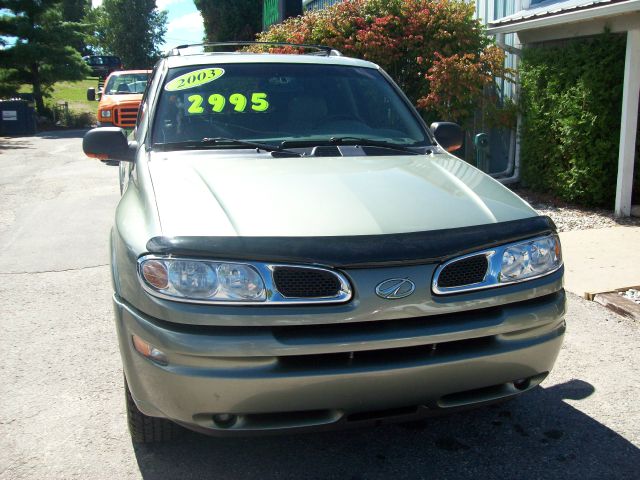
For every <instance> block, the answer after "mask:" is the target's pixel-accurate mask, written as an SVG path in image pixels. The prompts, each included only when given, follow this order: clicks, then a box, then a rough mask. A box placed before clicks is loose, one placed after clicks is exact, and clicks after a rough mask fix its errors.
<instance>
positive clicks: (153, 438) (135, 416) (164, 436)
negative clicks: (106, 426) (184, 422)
mask: <svg viewBox="0 0 640 480" xmlns="http://www.w3.org/2000/svg"><path fill="white" fill-rule="evenodd" d="M124 389H125V396H126V402H127V422H128V424H129V433H130V434H131V440H133V443H158V442H169V441H171V440H174V439H176V438H177V437H178V436H179V434H180V433H181V431H182V429H181V428H180V427H179V426H178V425H176V424H175V423H173V422H171V421H170V420H167V419H166V418H157V417H149V416H148V415H145V414H144V413H142V412H141V411H140V410H139V409H138V406H137V405H136V402H135V401H134V400H133V397H132V396H131V391H130V390H129V385H128V384H127V379H126V378H125V380H124Z"/></svg>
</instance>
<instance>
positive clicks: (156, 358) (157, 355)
mask: <svg viewBox="0 0 640 480" xmlns="http://www.w3.org/2000/svg"><path fill="white" fill-rule="evenodd" d="M131 339H132V340H133V346H134V348H135V349H136V350H137V351H138V352H139V353H140V355H142V356H143V357H146V358H148V359H149V360H151V361H152V362H155V363H157V364H158V365H168V364H169V362H168V361H167V356H166V355H165V353H164V352H163V351H161V350H158V349H157V348H156V347H154V346H153V345H151V344H150V343H147V342H145V341H144V340H142V339H141V338H140V337H139V336H137V335H132V336H131Z"/></svg>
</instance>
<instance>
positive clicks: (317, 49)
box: [164, 41, 342, 57]
mask: <svg viewBox="0 0 640 480" xmlns="http://www.w3.org/2000/svg"><path fill="white" fill-rule="evenodd" d="M252 45H270V46H274V47H296V48H309V49H313V50H314V51H313V52H310V53H308V54H306V55H324V56H327V57H341V56H342V53H340V52H339V51H338V50H335V49H333V48H331V47H327V46H326V45H310V44H305V43H286V42H251V41H239V42H207V43H191V44H184V45H178V46H177V47H174V48H172V49H171V50H168V51H167V53H166V54H165V55H164V56H165V57H172V56H179V55H185V54H184V53H182V52H181V51H180V50H185V49H187V48H194V47H202V48H203V50H204V49H205V48H208V47H233V46H237V47H241V46H245V47H247V46H252ZM198 53H200V52H198ZM204 53H208V52H204ZM187 55H188V54H187ZM191 55H195V54H191Z"/></svg>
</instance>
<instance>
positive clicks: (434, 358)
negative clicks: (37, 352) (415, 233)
mask: <svg viewBox="0 0 640 480" xmlns="http://www.w3.org/2000/svg"><path fill="white" fill-rule="evenodd" d="M565 302H566V299H565V294H564V291H563V290H560V291H557V292H555V293H551V294H547V295H545V296H543V297H538V298H534V299H531V300H527V301H523V302H518V303H514V304H507V305H503V306H499V307H491V308H484V309H480V310H472V311H468V312H464V313H459V314H455V313H454V314H446V315H437V316H428V317H415V318H408V319H400V320H389V321H376V322H368V325H363V324H358V325H333V326H326V325H309V326H300V327H290V326H288V327H287V326H283V327H272V326H270V327H250V328H240V327H213V326H187V325H177V324H173V323H168V322H164V321H160V320H157V319H153V318H151V317H148V316H146V315H144V314H143V313H141V312H139V311H137V310H135V309H134V308H132V307H131V306H129V305H128V304H127V303H126V302H124V301H123V300H122V299H120V298H119V297H117V296H114V305H115V312H116V323H117V328H118V337H119V342H120V351H121V353H122V357H123V363H124V369H125V374H126V377H127V381H128V384H129V388H130V389H131V393H132V395H133V397H134V399H135V401H136V404H137V405H138V407H139V408H140V410H141V411H142V412H144V413H145V414H147V415H150V416H158V417H165V418H169V419H171V420H174V421H176V422H178V423H181V424H183V425H186V426H188V427H190V428H193V429H196V430H199V431H203V432H206V433H211V434H234V433H236V434H238V433H246V432H263V431H273V430H286V429H299V428H323V427H331V426H335V425H344V424H361V423H362V422H367V421H371V420H375V421H378V420H380V419H385V418H387V417H394V418H395V417H398V416H399V417H401V418H410V417H414V416H420V415H423V414H428V413H431V412H434V411H442V410H447V409H454V408H458V407H465V406H471V405H476V404H482V403H485V402H489V401H495V400H498V399H501V398H505V397H509V396H512V395H516V394H518V393H520V392H522V391H526V390H528V389H530V388H533V387H535V386H536V385H537V384H538V383H540V382H541V381H542V380H543V379H544V378H545V376H546V375H547V373H548V372H549V371H550V370H551V368H552V367H553V364H554V362H555V359H556V357H557V355H558V352H559V350H560V346H561V343H562V338H563V334H564V330H565V323H564V319H563V316H564V312H565ZM133 334H136V335H138V336H139V337H141V338H142V339H144V340H145V341H147V342H149V343H151V344H153V345H154V346H156V347H157V348H159V349H160V350H162V351H163V352H164V353H165V354H166V355H167V357H168V361H169V364H168V365H166V366H160V365H157V364H155V363H152V362H151V361H150V360H148V359H146V358H144V357H142V355H140V354H139V353H138V352H137V351H136V350H135V349H134V347H133V344H132V340H131V338H132V337H131V336H132V335H133ZM514 382H515V383H514ZM216 414H233V415H237V416H238V417H237V421H236V422H235V423H234V424H233V425H232V426H221V425H220V424H216V423H215V422H214V420H213V415H216Z"/></svg>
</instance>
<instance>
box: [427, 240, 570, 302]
mask: <svg viewBox="0 0 640 480" xmlns="http://www.w3.org/2000/svg"><path fill="white" fill-rule="evenodd" d="M547 238H553V239H554V240H555V241H556V242H557V244H558V245H560V238H559V237H558V235H557V234H551V235H543V236H540V237H534V238H530V239H527V240H521V241H518V242H513V243H508V244H505V245H500V246H498V247H493V248H490V249H487V250H481V251H479V252H473V253H469V254H467V255H462V256H459V257H455V258H452V259H451V260H448V261H446V262H445V263H443V264H441V265H439V266H438V268H436V270H435V273H434V275H433V281H432V282H431V289H432V291H433V293H434V294H436V295H453V294H456V293H466V292H472V291H475V290H485V289H487V288H497V287H502V286H506V285H513V284H515V283H522V282H528V281H529V280H535V279H536V278H542V277H546V276H547V275H551V274H552V273H553V272H557V271H558V270H560V268H562V266H563V265H564V262H563V260H562V254H560V261H559V263H558V265H556V266H555V267H554V268H552V269H550V270H547V271H545V272H543V273H541V274H539V275H532V276H529V277H525V278H522V279H516V280H509V281H501V280H500V273H501V271H502V257H503V255H504V253H505V251H506V250H507V249H509V248H511V247H515V246H517V245H524V244H527V243H531V242H535V241H539V240H544V239H547ZM480 255H481V256H484V257H486V258H487V264H488V267H487V273H486V274H485V276H484V279H483V280H482V282H478V283H471V284H468V285H461V286H457V287H439V286H438V280H439V278H440V274H441V273H442V271H443V270H444V269H445V268H446V267H448V266H449V265H451V264H452V263H456V262H459V261H461V260H465V259H467V258H471V257H477V256H480Z"/></svg>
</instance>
